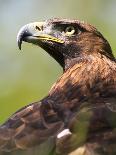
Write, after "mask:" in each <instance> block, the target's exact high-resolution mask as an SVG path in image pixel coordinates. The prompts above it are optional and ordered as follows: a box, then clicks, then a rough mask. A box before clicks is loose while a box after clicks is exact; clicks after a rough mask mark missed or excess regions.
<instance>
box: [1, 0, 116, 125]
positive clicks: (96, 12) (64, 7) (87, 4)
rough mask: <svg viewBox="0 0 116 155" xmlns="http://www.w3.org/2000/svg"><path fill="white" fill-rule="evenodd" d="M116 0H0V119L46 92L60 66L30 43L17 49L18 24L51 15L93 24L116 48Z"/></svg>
mask: <svg viewBox="0 0 116 155" xmlns="http://www.w3.org/2000/svg"><path fill="white" fill-rule="evenodd" d="M115 16H116V0H110V1H109V0H57V1H56V0H0V123H2V122H3V121H4V120H6V119H7V118H8V117H9V116H10V115H11V114H12V113H13V112H15V111H16V110H17V109H19V108H20V107H22V106H24V105H27V104H29V103H31V102H35V101H38V100H40V99H41V98H43V97H44V96H45V95H47V93H48V91H49V89H50V87H51V86H52V84H53V83H54V82H55V81H56V79H57V78H58V77H59V76H60V75H61V73H62V68H61V67H60V66H59V65H58V64H57V62H55V60H53V59H52V58H51V57H50V56H49V55H48V54H47V53H46V52H45V51H43V50H42V49H41V48H38V47H36V46H32V45H30V44H26V43H25V44H23V48H22V51H19V50H18V47H17V42H16V36H17V32H18V30H19V29H20V27H21V26H23V25H25V24H27V23H30V22H34V21H42V20H46V19H49V18H53V17H62V18H74V19H80V20H84V21H87V22H88V23H91V24H93V25H95V26H96V27H97V28H98V29H99V30H100V32H102V34H103V35H104V36H105V37H106V38H107V39H108V41H109V42H110V44H111V46H112V49H113V51H115V50H116V44H115V40H116V17H115Z"/></svg>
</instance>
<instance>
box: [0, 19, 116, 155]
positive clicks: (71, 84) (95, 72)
mask: <svg viewBox="0 0 116 155" xmlns="http://www.w3.org/2000/svg"><path fill="white" fill-rule="evenodd" d="M17 41H18V46H19V48H20V49H21V45H22V42H28V43H32V44H35V45H38V46H40V47H41V48H43V49H45V51H46V52H48V53H49V54H50V55H51V56H52V57H53V58H54V59H55V60H56V61H57V62H58V63H59V64H60V65H61V66H62V68H63V74H62V76H61V77H60V78H59V79H58V80H57V81H56V83H55V84H54V85H53V86H52V88H51V90H50V91H49V93H48V95H47V96H46V97H45V98H43V99H42V100H41V101H38V102H36V103H32V104H30V105H27V106H26V107H24V108H22V109H20V110H19V111H17V112H16V113H15V114H13V115H12V116H11V117H10V118H9V119H8V120H7V121H6V122H5V123H4V124H3V125H1V126H0V151H1V154H0V155H6V153H5V152H10V153H11V154H12V155H15V154H17V153H19V154H21V155H22V154H29V155H32V154H33V153H35V154H34V155H36V154H37V155H38V154H39V155H50V154H54V155H55V154H57V155H58V154H59V155H67V154H69V155H73V154H79V151H80V152H81V154H83V155H102V154H103V155H104V154H106V155H114V154H116V61H115V58H114V56H113V54H112V50H111V47H110V45H109V43H108V42H107V40H106V39H105V38H104V37H103V35H102V34H101V33H100V32H99V31H98V30H97V29H96V28H94V27H93V26H91V25H90V24H87V23H84V22H80V21H78V20H68V19H51V20H47V21H44V22H35V23H30V24H27V25H25V26H24V27H22V28H21V30H20V31H19V33H18V36H17ZM75 150H76V151H77V152H78V153H77V152H76V151H75ZM4 153H5V154H4Z"/></svg>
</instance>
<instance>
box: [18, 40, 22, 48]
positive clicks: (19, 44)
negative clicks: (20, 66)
mask: <svg viewBox="0 0 116 155" xmlns="http://www.w3.org/2000/svg"><path fill="white" fill-rule="evenodd" d="M21 45H22V41H20V40H18V47H19V50H21Z"/></svg>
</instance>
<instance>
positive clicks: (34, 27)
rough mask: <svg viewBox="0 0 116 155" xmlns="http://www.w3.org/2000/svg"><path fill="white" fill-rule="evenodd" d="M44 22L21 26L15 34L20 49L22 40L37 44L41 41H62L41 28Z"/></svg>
mask: <svg viewBox="0 0 116 155" xmlns="http://www.w3.org/2000/svg"><path fill="white" fill-rule="evenodd" d="M44 25H45V22H34V23H30V24H27V25H25V26H23V27H22V28H21V29H20V30H19V32H18V35H17V43H18V47H19V49H20V50H21V45H22V42H23V41H25V42H28V43H33V44H38V45H39V43H40V42H42V41H52V42H57V43H61V44H62V43H64V41H63V40H61V39H59V38H56V37H54V36H52V35H51V34H49V32H48V33H47V31H44V30H43V27H44Z"/></svg>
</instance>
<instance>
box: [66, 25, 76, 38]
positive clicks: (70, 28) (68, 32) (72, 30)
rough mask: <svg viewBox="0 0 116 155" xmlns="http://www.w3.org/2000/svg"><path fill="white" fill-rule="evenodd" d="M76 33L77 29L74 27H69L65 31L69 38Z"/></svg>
mask: <svg viewBox="0 0 116 155" xmlns="http://www.w3.org/2000/svg"><path fill="white" fill-rule="evenodd" d="M74 33H75V28H74V27H73V26H68V27H66V29H65V34H66V35H67V36H71V35H73V34H74Z"/></svg>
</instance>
